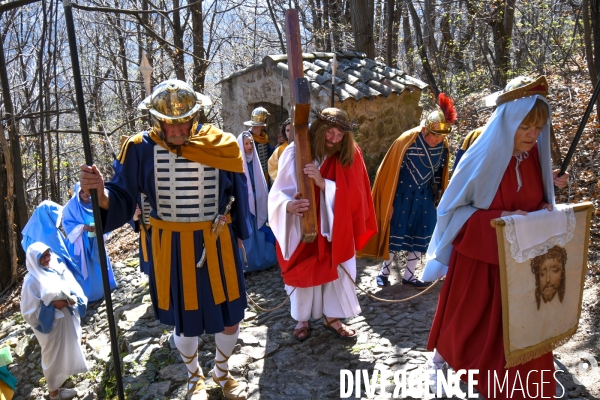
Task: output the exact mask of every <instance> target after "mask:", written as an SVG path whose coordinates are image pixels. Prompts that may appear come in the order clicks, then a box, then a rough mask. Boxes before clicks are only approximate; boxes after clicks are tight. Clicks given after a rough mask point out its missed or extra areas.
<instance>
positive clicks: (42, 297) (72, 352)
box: [21, 242, 88, 392]
mask: <svg viewBox="0 0 600 400" xmlns="http://www.w3.org/2000/svg"><path fill="white" fill-rule="evenodd" d="M37 244H40V243H39V242H37V243H34V244H32V245H31V246H30V247H29V249H28V251H27V255H28V257H27V259H28V265H27V267H28V270H30V272H29V273H28V274H27V275H26V276H25V278H24V280H23V288H22V289H21V313H22V314H23V318H24V319H25V321H26V322H27V323H28V324H29V325H31V327H32V328H33V332H34V333H35V336H36V337H37V339H38V342H39V343H40V346H41V348H42V371H43V373H44V377H45V378H46V383H47V384H48V390H49V391H51V392H52V391H54V390H57V389H59V388H60V387H61V386H62V384H63V383H64V381H65V380H66V379H67V378H68V377H69V375H75V374H79V373H83V372H87V370H88V368H87V365H86V363H85V355H84V354H83V349H82V348H81V325H80V315H79V312H78V311H77V307H73V308H72V309H73V310H74V314H73V315H71V313H70V312H69V309H68V308H67V307H63V308H62V309H61V310H58V309H55V310H54V321H53V323H52V329H51V331H50V333H47V334H46V333H42V332H40V331H38V330H37V329H36V328H37V327H39V326H40V320H39V319H38V318H39V316H40V311H41V308H42V303H44V304H45V305H49V304H50V303H51V302H52V300H53V299H55V298H56V297H57V296H60V292H61V289H63V288H71V290H72V291H74V292H76V294H77V296H79V297H80V298H82V300H84V301H85V302H87V299H86V298H85V296H84V295H83V291H82V290H81V287H80V286H79V284H78V283H77V281H76V280H75V278H74V277H73V274H72V273H71V272H70V271H69V270H68V269H67V268H64V272H63V273H62V275H57V274H56V277H57V278H58V279H60V280H61V281H62V282H61V283H62V284H59V285H56V284H51V285H48V283H50V282H48V281H49V280H46V279H43V278H42V277H43V276H44V275H43V273H42V274H33V273H32V272H31V269H30V267H31V265H30V262H29V261H30V258H31V257H29V256H30V252H31V251H32V248H33V247H34V246H35V245H37ZM46 248H47V246H46ZM55 262H56V263H57V262H58V261H57V260H56V256H55V255H54V254H52V261H51V264H52V263H55ZM40 280H41V281H42V282H40ZM48 286H50V287H48ZM57 286H58V287H57Z"/></svg>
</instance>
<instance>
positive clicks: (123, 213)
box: [103, 127, 250, 336]
mask: <svg viewBox="0 0 600 400" xmlns="http://www.w3.org/2000/svg"><path fill="white" fill-rule="evenodd" d="M198 130H200V127H198ZM154 146H156V143H155V142H154V141H153V140H152V139H151V138H150V137H149V136H148V133H147V132H144V134H143V139H142V142H141V143H139V144H130V145H129V148H128V150H127V153H126V154H125V160H124V162H123V164H121V163H120V162H118V161H115V166H114V169H115V176H114V177H113V179H112V180H111V181H110V182H108V183H106V188H107V189H108V191H109V193H110V194H109V197H110V207H109V209H108V211H105V210H103V220H104V221H105V229H106V230H107V231H110V230H114V229H116V228H118V227H120V226H121V225H123V224H125V223H127V222H128V221H129V220H130V219H131V218H132V216H133V214H134V212H135V205H136V201H137V198H138V195H139V193H145V194H146V195H147V196H148V201H149V202H150V205H151V206H152V211H151V213H150V216H151V217H153V218H155V219H160V218H159V217H158V215H157V214H156V209H157V207H156V204H157V203H156V189H155V180H154ZM247 191H248V189H247V186H246V177H245V176H244V174H243V173H234V172H229V171H223V170H219V213H223V212H224V210H225V206H226V204H227V201H228V198H229V196H234V197H235V202H234V203H233V205H232V208H231V212H230V214H231V218H232V223H231V224H229V230H230V234H231V240H232V247H233V253H234V254H233V258H234V259H235V267H236V271H237V280H238V287H239V293H240V297H239V298H238V299H236V300H234V301H231V302H230V301H225V302H224V303H221V304H218V305H216V304H215V302H214V299H213V293H212V289H211V284H210V280H209V276H208V268H207V266H206V265H205V266H204V267H203V268H196V269H195V270H196V282H197V292H198V305H199V308H198V310H185V308H184V299H183V285H182V271H181V254H180V252H179V249H180V234H179V233H178V232H173V236H172V245H171V248H172V253H171V254H172V255H171V279H170V299H169V309H168V310H163V309H159V308H158V298H157V291H156V278H155V270H154V268H150V271H149V272H150V274H149V281H150V295H151V297H152V305H153V307H154V315H155V316H156V317H157V318H158V319H159V320H160V322H162V323H163V324H167V325H173V326H175V331H176V333H177V334H178V335H179V334H181V333H183V334H184V335H185V336H198V335H201V334H203V333H209V334H212V333H218V332H222V331H223V329H224V327H226V326H233V325H235V324H237V323H239V322H240V321H241V320H242V319H243V317H244V310H245V308H246V305H247V301H246V296H245V292H246V289H245V284H244V275H243V262H242V260H241V258H240V255H239V252H238V251H237V239H238V238H240V239H246V238H248V236H249V226H248V222H247V221H248V217H249V215H250V212H249V210H248V197H247ZM203 242H204V240H203V234H202V231H196V232H194V248H195V258H196V259H195V260H194V262H195V263H197V262H198V260H199V259H200V256H201V254H202V248H203ZM217 249H218V251H219V254H220V253H221V249H220V244H219V243H218V242H217ZM152 256H153V252H149V257H150V260H149V262H150V265H154V261H153V259H152ZM219 260H220V263H221V265H220V269H221V274H222V275H223V274H224V272H223V265H222V261H221V257H219ZM158 267H160V266H158ZM223 286H224V290H225V293H226V294H227V287H226V286H225V285H223Z"/></svg>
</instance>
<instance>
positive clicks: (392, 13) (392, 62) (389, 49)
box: [385, 0, 398, 68]
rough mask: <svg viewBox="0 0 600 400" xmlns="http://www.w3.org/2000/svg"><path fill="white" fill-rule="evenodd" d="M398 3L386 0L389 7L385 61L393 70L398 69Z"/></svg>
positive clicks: (393, 0)
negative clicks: (396, 27) (395, 47)
mask: <svg viewBox="0 0 600 400" xmlns="http://www.w3.org/2000/svg"><path fill="white" fill-rule="evenodd" d="M395 6H396V1H395V0H386V7H387V27H386V31H387V37H386V41H385V61H386V64H387V65H388V66H390V67H392V68H396V54H397V53H398V49H395V50H396V51H394V39H395V40H396V46H397V45H398V32H397V31H396V29H394V28H395V26H396V17H397V15H396V9H395Z"/></svg>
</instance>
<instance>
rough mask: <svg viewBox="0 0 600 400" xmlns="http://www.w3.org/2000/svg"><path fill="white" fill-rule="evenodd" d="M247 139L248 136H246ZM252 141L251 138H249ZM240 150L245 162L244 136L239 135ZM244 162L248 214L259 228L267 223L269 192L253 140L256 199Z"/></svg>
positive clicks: (246, 163)
mask: <svg viewBox="0 0 600 400" xmlns="http://www.w3.org/2000/svg"><path fill="white" fill-rule="evenodd" d="M246 137H248V136H246ZM250 139H251V140H252V137H250ZM237 141H238V145H239V146H240V150H241V151H242V154H243V155H244V159H245V160H246V159H247V157H246V152H245V151H244V135H243V134H240V135H239V136H238V138H237ZM245 160H244V175H246V182H247V183H248V205H249V206H250V212H251V213H252V215H254V216H255V217H256V226H257V227H258V228H261V227H262V226H263V225H264V224H265V222H267V215H268V205H267V201H268V196H269V191H268V189H267V181H266V180H265V175H264V173H263V170H262V167H261V164H260V160H259V158H258V153H257V151H256V146H254V140H252V171H253V172H254V189H255V190H256V199H255V198H254V193H253V192H252V181H251V180H250V174H249V173H248V162H246V161H245Z"/></svg>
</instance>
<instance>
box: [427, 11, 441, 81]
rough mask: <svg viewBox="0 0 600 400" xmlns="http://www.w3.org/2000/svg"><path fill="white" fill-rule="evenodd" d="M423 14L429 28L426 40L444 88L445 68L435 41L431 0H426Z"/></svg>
mask: <svg viewBox="0 0 600 400" xmlns="http://www.w3.org/2000/svg"><path fill="white" fill-rule="evenodd" d="M423 16H424V17H425V25H426V28H427V40H426V41H425V42H426V44H427V47H428V48H429V51H430V52H431V55H432V56H433V60H434V61H435V65H436V66H437V73H438V82H439V83H440V85H441V86H442V89H443V87H444V78H443V72H444V70H443V68H442V64H441V63H440V58H439V51H438V48H437V44H436V42H435V36H434V32H435V26H434V25H435V22H434V19H433V7H432V6H431V0H425V10H424V12H423Z"/></svg>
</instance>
